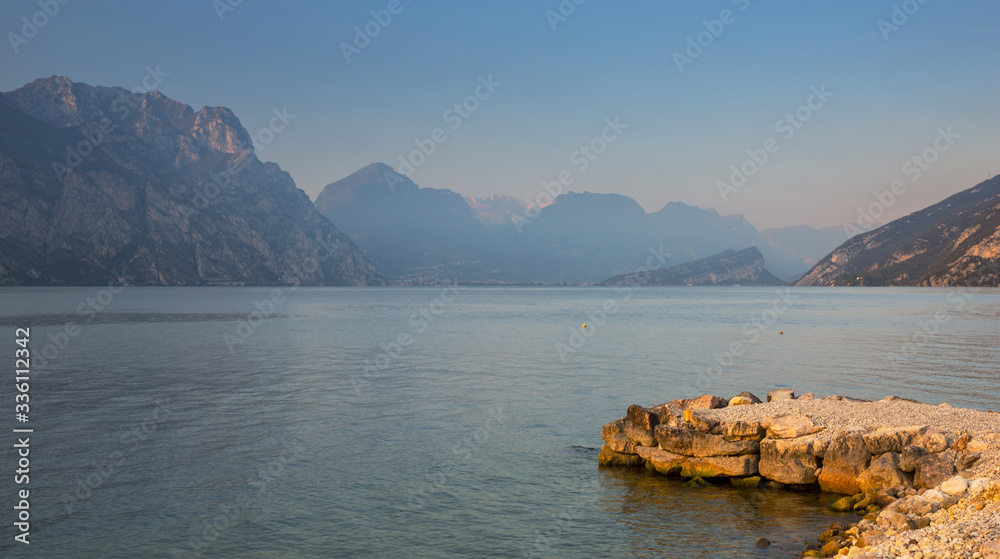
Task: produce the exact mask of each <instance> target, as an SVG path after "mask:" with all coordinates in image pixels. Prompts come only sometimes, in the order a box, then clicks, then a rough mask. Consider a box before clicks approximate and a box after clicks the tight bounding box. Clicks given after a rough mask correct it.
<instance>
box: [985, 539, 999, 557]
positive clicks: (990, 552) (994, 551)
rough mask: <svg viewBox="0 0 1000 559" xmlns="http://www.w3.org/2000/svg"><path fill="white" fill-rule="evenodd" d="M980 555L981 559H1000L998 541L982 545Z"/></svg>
mask: <svg viewBox="0 0 1000 559" xmlns="http://www.w3.org/2000/svg"><path fill="white" fill-rule="evenodd" d="M980 553H982V554H983V559H1000V540H994V541H991V542H987V543H985V544H983V548H982V549H981V550H980Z"/></svg>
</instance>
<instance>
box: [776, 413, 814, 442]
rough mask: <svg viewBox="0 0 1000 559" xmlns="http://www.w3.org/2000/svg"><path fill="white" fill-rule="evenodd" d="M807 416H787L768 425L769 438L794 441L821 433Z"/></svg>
mask: <svg viewBox="0 0 1000 559" xmlns="http://www.w3.org/2000/svg"><path fill="white" fill-rule="evenodd" d="M819 430H820V428H818V427H816V425H815V424H814V423H813V421H812V419H811V418H810V417H809V416H806V415H786V416H784V417H779V418H777V419H773V420H771V421H770V422H769V423H767V436H769V437H771V438H774V439H794V438H795V437H802V436H804V435H810V434H812V433H815V432H817V431H819Z"/></svg>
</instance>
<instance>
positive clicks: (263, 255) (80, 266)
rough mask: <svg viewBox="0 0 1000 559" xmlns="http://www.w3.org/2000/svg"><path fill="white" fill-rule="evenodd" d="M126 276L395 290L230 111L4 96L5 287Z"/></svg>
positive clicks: (103, 92)
mask: <svg viewBox="0 0 1000 559" xmlns="http://www.w3.org/2000/svg"><path fill="white" fill-rule="evenodd" d="M122 277H125V278H127V281H128V282H129V283H134V284H137V285H206V284H214V283H223V284H250V285H265V284H283V283H295V284H303V285H372V284H382V283H384V280H383V279H382V277H381V275H380V274H379V272H378V270H377V269H376V267H375V266H374V265H373V264H372V263H371V262H370V261H369V260H368V259H367V258H365V256H364V255H363V254H362V253H361V252H360V251H359V250H358V248H357V246H356V245H355V244H354V242H353V241H351V240H350V239H349V238H348V237H346V236H345V235H343V234H342V233H340V231H338V230H337V228H336V227H334V225H333V224H332V223H330V221H329V220H327V219H326V218H325V217H323V216H322V215H321V214H320V213H319V212H318V211H317V210H316V209H315V208H314V207H313V205H312V202H311V201H310V200H309V197H308V196H306V194H305V193H304V192H303V191H302V190H300V189H298V188H297V187H296V185H295V183H294V181H293V180H292V178H291V177H290V176H289V175H288V173H286V172H284V171H282V170H281V169H280V168H279V167H278V166H277V165H276V164H274V163H263V162H261V161H260V160H258V159H257V157H256V156H255V153H254V149H253V144H252V142H251V138H250V135H249V134H248V133H247V131H246V129H245V128H244V127H243V126H242V125H241V124H240V122H239V120H238V119H237V118H236V116H235V115H234V114H233V113H232V112H231V111H230V110H229V109H226V108H222V107H204V108H202V109H201V110H199V111H195V110H194V109H192V108H191V107H190V106H188V105H184V104H182V103H179V102H177V101H174V100H172V99H170V98H168V97H166V96H164V95H163V94H161V93H159V92H157V91H152V92H149V93H133V92H131V91H129V90H126V89H123V88H118V87H110V88H109V87H92V86H90V85H87V84H82V83H74V82H72V81H70V80H69V79H67V78H63V77H51V78H47V79H39V80H36V81H34V82H32V83H30V84H27V85H25V86H23V87H21V88H20V89H17V90H15V91H12V92H9V93H5V94H2V95H0V285H95V284H105V283H108V282H111V281H123V280H122V279H121V278H122ZM116 278H118V279H116Z"/></svg>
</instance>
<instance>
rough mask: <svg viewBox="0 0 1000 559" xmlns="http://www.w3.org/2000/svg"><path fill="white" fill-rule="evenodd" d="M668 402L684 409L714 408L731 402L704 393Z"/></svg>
mask: <svg viewBox="0 0 1000 559" xmlns="http://www.w3.org/2000/svg"><path fill="white" fill-rule="evenodd" d="M667 403H668V404H669V405H671V406H675V407H678V408H681V409H682V410H700V409H710V410H713V409H717V408H724V407H726V405H727V404H729V400H725V399H723V398H719V397H718V396H712V395H711V394H704V395H702V396H698V397H697V398H685V399H680V400H673V401H671V402H667Z"/></svg>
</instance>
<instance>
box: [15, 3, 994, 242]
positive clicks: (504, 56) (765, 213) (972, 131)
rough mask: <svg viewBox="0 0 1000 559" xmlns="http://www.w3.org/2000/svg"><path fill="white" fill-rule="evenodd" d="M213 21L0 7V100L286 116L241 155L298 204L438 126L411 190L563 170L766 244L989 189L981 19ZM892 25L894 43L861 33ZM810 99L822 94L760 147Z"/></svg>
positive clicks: (788, 12)
mask: <svg viewBox="0 0 1000 559" xmlns="http://www.w3.org/2000/svg"><path fill="white" fill-rule="evenodd" d="M227 2H228V0H219V1H218V2H213V1H212V0H198V1H171V2H165V1H164V2H156V3H152V2H142V3H139V2H112V1H105V2H82V1H79V0H76V1H70V2H69V3H67V4H66V5H60V7H59V12H58V13H57V14H56V15H54V16H52V17H51V18H49V21H47V22H46V23H45V25H44V26H42V27H41V28H39V29H38V31H37V34H35V35H34V36H33V37H32V38H30V39H28V40H27V42H24V43H20V42H19V44H18V45H17V49H18V52H17V53H15V52H14V50H15V49H14V47H12V45H11V36H10V33H18V34H20V33H21V28H22V26H23V22H22V21H21V18H22V17H28V18H29V19H31V18H32V17H33V16H34V15H35V14H36V12H39V11H40V10H41V8H40V6H39V3H38V2H37V0H36V1H35V2H31V1H11V2H4V3H3V4H2V5H0V21H2V22H3V28H2V30H3V32H4V34H5V36H6V38H7V40H6V42H5V44H4V45H3V47H2V48H0V68H2V69H3V72H0V90H4V91H9V90H11V89H16V88H17V87H19V86H21V85H23V84H24V83H26V82H29V81H31V80H33V79H36V78H38V77H46V76H50V75H53V74H58V75H65V76H68V77H69V78H71V79H73V80H76V81H82V82H86V83H90V84H100V85H120V86H125V87H133V86H136V85H139V84H140V83H141V80H142V78H143V77H144V75H145V74H146V67H147V66H150V67H154V68H155V67H156V66H157V65H158V66H159V68H160V69H161V70H162V71H163V72H167V73H169V76H167V77H165V78H164V79H163V82H162V83H161V84H160V86H159V88H160V89H161V90H162V91H163V92H164V93H165V94H166V95H168V96H170V97H173V98H175V99H177V100H179V101H182V102H184V103H188V104H190V105H192V106H194V107H195V108H196V109H197V108H200V107H201V106H203V105H223V106H227V107H230V108H231V109H233V110H234V111H235V112H236V114H237V116H239V117H240V119H241V120H242V122H243V124H244V125H245V126H246V127H247V129H248V130H250V132H251V133H252V134H254V133H257V132H258V131H259V130H261V129H262V127H266V126H267V125H268V123H269V121H270V119H271V117H272V116H273V112H272V111H273V109H275V108H277V109H282V108H284V107H287V111H288V113H291V114H293V115H295V118H294V119H293V120H292V121H291V123H290V124H289V126H288V127H287V128H285V129H284V130H282V131H280V132H278V133H276V134H275V137H274V139H273V141H272V142H270V143H269V144H267V145H266V146H264V149H263V150H261V151H260V153H259V155H260V157H261V158H262V159H265V160H271V161H275V162H277V163H279V164H280V165H281V166H282V168H284V169H286V170H287V171H289V172H290V173H291V174H292V176H293V178H294V179H295V180H296V182H297V183H298V185H299V186H300V187H301V188H302V189H304V190H305V191H306V192H307V193H308V194H309V195H310V196H311V197H313V198H315V196H316V195H317V194H318V193H319V191H320V190H321V189H322V187H323V186H324V185H325V184H327V183H329V182H332V181H334V180H337V179H339V178H341V177H343V176H345V175H347V174H350V173H351V172H353V171H354V170H356V169H357V168H359V167H362V166H364V165H366V164H368V163H371V162H373V161H383V162H386V163H388V164H390V165H392V166H394V167H397V168H398V167H399V166H400V163H399V160H400V157H401V156H406V155H408V154H410V153H411V152H412V151H413V150H415V149H417V146H416V145H415V143H414V141H415V140H417V139H421V140H424V139H426V138H429V137H431V136H432V134H433V131H434V130H435V129H436V128H441V129H442V131H443V132H444V136H446V139H444V140H443V141H442V142H441V143H439V144H438V143H435V144H434V145H435V149H434V152H433V153H431V154H430V155H428V156H426V157H424V160H423V162H422V163H421V164H420V165H418V166H415V167H414V171H413V173H412V178H413V179H414V180H415V181H416V182H417V183H418V184H420V185H421V186H428V187H435V188H450V189H452V190H455V191H456V192H459V193H461V194H465V195H475V196H483V195H489V194H494V193H495V194H510V195H514V196H517V197H519V198H529V197H530V198H536V196H537V195H538V194H539V193H540V192H542V191H543V190H542V187H541V183H542V181H552V180H555V179H556V178H557V176H558V175H559V173H560V172H561V171H564V170H568V171H569V172H570V173H571V174H572V177H573V183H572V185H570V186H569V188H568V189H572V190H576V191H582V190H590V191H594V192H618V193H622V194H626V195H629V196H632V197H633V198H635V199H636V200H637V201H638V202H639V203H640V204H641V205H642V206H643V207H644V208H646V210H647V211H655V210H658V209H659V208H660V207H662V206H663V205H664V204H665V203H667V202H669V201H674V200H679V201H683V202H687V203H690V204H696V205H699V206H702V207H714V208H716V209H718V210H719V212H720V213H722V214H732V213H742V214H744V215H745V216H746V217H747V219H749V220H750V222H751V223H753V224H754V225H756V226H758V227H761V228H763V227H774V226H785V225H796V224H803V223H804V224H810V225H814V226H833V225H838V226H839V225H841V224H843V223H854V222H855V221H856V219H857V218H858V209H859V208H866V209H867V208H870V207H871V204H873V203H876V202H877V199H876V198H875V196H874V195H873V192H874V191H875V190H880V191H885V190H888V189H889V187H890V184H891V183H892V181H894V180H897V179H898V180H902V181H904V184H905V185H906V191H905V192H904V193H903V194H900V195H898V196H896V198H895V199H894V200H893V201H892V202H891V203H889V204H885V205H886V206H888V207H887V208H886V209H885V213H884V214H883V215H882V216H881V217H880V220H881V221H883V222H884V221H888V220H889V219H894V218H896V217H900V216H902V215H905V214H907V213H909V212H911V211H914V210H917V209H920V208H922V207H924V206H927V205H929V204H931V203H934V202H936V201H938V200H940V199H942V198H944V197H946V196H948V195H949V194H952V193H954V192H958V191H960V190H964V189H966V188H968V187H970V186H972V185H973V184H975V183H977V182H979V181H981V180H983V179H985V178H987V176H988V175H989V173H997V172H1000V161H998V157H997V154H998V150H1000V126H998V124H1000V111H998V103H997V100H998V99H1000V72H998V70H1000V68H998V65H1000V56H998V55H1000V3H998V2H996V1H995V0H989V1H987V0H980V1H971V0H970V1H945V0H926V1H925V2H924V3H923V4H920V3H919V1H918V0H909V1H908V2H901V1H898V0H896V1H892V0H863V1H862V0H848V1H836V2H834V1H825V2H793V1H790V0H789V1H772V2H767V3H765V2H763V1H762V0H738V1H732V0H714V1H706V2H655V1H634V2H610V1H607V0H586V1H585V2H583V3H582V4H579V5H576V4H575V3H573V1H572V0H565V1H564V2H559V1H558V0H551V1H545V0H541V1H527V0H509V1H506V2H483V1H475V2H468V1H466V2H458V1H453V2H431V1H419V0H399V4H398V7H396V6H393V7H395V8H396V11H397V12H398V13H396V14H394V15H391V14H390V15H391V21H389V22H388V24H387V25H382V24H378V23H373V19H374V16H373V15H372V13H371V12H372V11H373V10H374V11H376V12H380V11H382V10H386V9H387V8H388V7H390V4H392V2H390V1H389V0H374V1H370V0H363V1H352V2H342V1H335V2H294V3H293V2H265V1H263V0H243V1H242V2H241V3H239V4H238V5H237V6H235V7H234V8H233V9H232V10H231V11H225V12H224V13H223V17H222V18H220V17H219V15H218V14H217V9H218V7H219V6H220V5H223V4H225V3H227ZM561 4H562V10H563V13H565V14H567V15H565V16H564V17H565V19H564V20H555V19H554V18H552V16H551V13H559V11H560V5H561ZM568 6H573V8H574V10H573V11H572V13H569V12H570V9H569V8H568ZM914 8H916V9H915V10H914ZM50 9H51V8H50ZM894 9H895V11H896V23H902V24H901V25H897V26H896V28H895V29H891V28H887V27H885V26H884V25H883V28H882V29H880V25H879V21H880V20H882V21H884V22H888V23H889V24H892V23H893V20H892V16H893V13H894ZM904 9H905V10H904ZM723 10H730V13H729V14H728V15H726V17H725V18H723V17H722V16H723V15H724V14H723ZM547 11H549V12H551V13H550V14H548V15H547V13H546V12H547ZM907 11H908V12H911V13H909V14H906V13H905V12H907ZM900 14H903V15H905V18H906V21H905V22H903V21H902V19H903V15H900ZM42 19H44V18H41V17H39V18H38V20H39V21H41V20H42ZM382 19H383V20H384V19H385V17H384V14H383V16H382ZM722 19H726V20H727V22H725V23H721V26H720V24H719V23H713V22H712V20H719V22H722ZM552 21H554V22H555V29H553V25H552V23H551V22H552ZM706 21H708V22H709V25H708V27H710V28H712V29H714V30H715V32H716V34H715V35H712V32H711V30H709V29H707V28H706V25H705V23H704V22H706ZM366 25H367V26H368V29H370V30H375V31H377V35H376V36H374V37H372V38H370V42H368V44H364V43H363V42H362V43H359V44H363V45H364V46H363V48H358V49H357V50H358V51H360V52H354V53H353V54H352V55H351V56H350V58H351V60H350V62H348V60H347V59H346V57H345V55H344V52H343V46H342V45H343V44H345V43H346V44H350V43H352V42H353V41H354V40H355V35H356V31H355V27H358V28H361V29H362V30H364V28H365V26H366ZM720 30H721V32H720ZM702 32H704V33H702ZM699 33H702V35H701V39H702V43H703V44H704V45H707V46H702V47H701V48H700V50H701V52H698V51H697V50H696V49H693V50H692V51H691V52H692V53H694V54H697V56H693V57H690V60H689V62H684V63H683V65H682V68H681V69H680V70H679V69H678V64H677V62H676V61H675V57H674V53H675V52H676V53H680V54H682V55H685V56H686V54H685V50H686V48H687V47H688V44H689V43H688V38H689V37H690V38H691V39H692V40H694V41H697V39H698V35H699ZM716 35H717V36H716ZM709 37H711V38H710V40H709ZM489 76H492V80H493V81H494V82H499V84H500V85H498V86H494V87H493V89H494V90H493V91H492V92H491V93H489V95H488V96H487V95H485V94H486V93H487V92H488V91H487V90H486V89H484V88H480V89H479V92H480V95H481V97H483V99H477V100H476V101H475V102H469V103H470V105H469V106H476V105H478V106H476V108H475V111H474V112H468V113H466V114H467V117H461V118H460V119H459V120H460V122H461V125H460V126H459V127H458V128H457V129H452V127H453V126H454V124H455V123H456V117H455V116H454V115H455V114H457V113H455V112H454V111H453V112H452V113H450V114H451V117H450V118H451V120H447V119H448V114H446V111H448V110H449V108H451V107H453V105H454V104H455V103H456V102H459V103H460V102H463V100H466V98H467V97H468V96H470V95H475V92H476V90H477V86H479V84H480V78H484V79H486V78H488V77H489ZM823 85H825V88H826V90H827V91H829V92H831V93H832V95H831V96H829V98H828V99H826V101H825V102H823V103H819V102H818V100H817V99H815V98H814V99H812V100H811V102H812V103H813V106H814V107H816V106H817V105H818V108H815V110H814V109H809V110H808V111H807V112H802V110H800V115H803V114H808V115H809V118H808V120H807V121H805V122H800V123H798V124H800V125H801V126H800V127H797V128H794V133H793V134H792V135H791V136H790V137H786V134H785V133H782V132H779V131H778V130H777V129H776V124H777V123H778V121H779V120H780V119H783V118H784V117H785V115H786V114H789V113H791V114H793V115H794V113H795V111H796V109H799V108H800V107H801V106H803V105H804V104H806V103H807V102H810V95H811V88H813V87H816V88H819V87H820V86H823ZM616 117H617V118H618V119H619V120H620V122H621V123H623V124H625V125H627V126H628V128H626V129H624V130H623V131H621V133H620V135H619V136H618V137H617V139H615V141H614V142H612V143H606V146H605V147H606V149H605V150H604V151H603V153H601V154H600V155H596V156H595V157H594V158H593V161H588V163H589V164H588V166H587V168H586V169H585V170H581V165H579V161H580V154H577V156H576V158H575V159H571V158H573V156H574V152H577V151H578V150H579V149H580V147H581V146H582V145H588V144H591V142H592V141H595V138H599V137H600V136H601V134H602V132H603V130H604V127H605V126H606V124H605V119H608V118H610V119H614V118H616ZM948 127H951V131H952V134H951V137H952V139H953V141H952V142H951V143H948V144H945V143H942V142H941V141H940V140H939V141H938V146H939V147H942V146H947V148H948V149H947V151H942V150H938V151H936V153H931V152H927V153H928V155H931V156H933V159H934V162H933V163H931V164H925V166H926V167H927V168H926V169H922V170H921V173H920V177H919V179H917V180H913V175H912V174H908V173H906V172H904V168H903V165H904V164H905V163H906V162H907V161H908V160H911V159H912V157H913V156H916V155H920V154H924V153H925V150H928V149H931V148H933V146H934V142H935V138H936V137H938V136H939V132H938V129H939V128H940V129H942V130H945V131H947V130H948ZM786 128H787V126H786ZM955 135H958V136H959V137H958V138H957V139H954V136H955ZM438 137H439V138H440V137H441V135H440V134H439V135H438ZM768 138H774V141H775V143H776V145H777V150H776V151H775V152H774V153H770V154H768V159H767V161H766V162H765V163H764V164H762V165H759V166H758V167H759V168H758V169H756V170H755V172H754V174H753V176H750V177H749V178H748V179H747V181H746V184H745V185H743V186H741V187H739V188H738V189H737V190H736V191H735V192H734V191H732V190H728V189H725V188H724V189H722V190H726V191H727V195H726V196H725V199H723V196H722V195H721V194H720V186H719V183H720V181H724V182H726V183H729V182H730V179H731V175H732V172H731V169H732V166H737V167H738V166H740V165H742V164H743V163H744V161H745V160H747V159H748V158H749V157H750V156H749V155H748V153H747V150H751V151H752V152H754V151H755V150H756V153H758V154H759V153H761V152H760V150H761V149H763V147H762V146H764V143H765V142H766V141H767V140H768ZM427 145H429V144H427V143H426V142H425V146H427ZM594 145H595V146H596V147H598V148H600V147H601V142H600V141H598V142H597V143H596V144H594ZM573 161H576V163H574V162H573ZM755 165H756V164H753V165H749V166H748V167H747V168H748V169H752V168H753V166H755ZM910 165H911V171H912V166H913V165H914V163H912V162H911V164H910ZM883 200H885V198H883Z"/></svg>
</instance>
